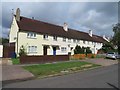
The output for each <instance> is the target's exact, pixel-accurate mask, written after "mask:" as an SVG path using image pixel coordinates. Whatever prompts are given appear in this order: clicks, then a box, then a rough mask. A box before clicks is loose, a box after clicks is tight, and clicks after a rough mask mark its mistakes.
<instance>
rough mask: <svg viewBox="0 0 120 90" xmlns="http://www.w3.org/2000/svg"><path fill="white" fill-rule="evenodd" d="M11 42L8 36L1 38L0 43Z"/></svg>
mask: <svg viewBox="0 0 120 90" xmlns="http://www.w3.org/2000/svg"><path fill="white" fill-rule="evenodd" d="M6 43H9V40H8V39H7V38H0V44H6Z"/></svg>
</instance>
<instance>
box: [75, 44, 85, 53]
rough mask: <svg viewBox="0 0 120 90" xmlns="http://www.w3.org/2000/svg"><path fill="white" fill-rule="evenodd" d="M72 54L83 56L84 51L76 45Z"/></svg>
mask: <svg viewBox="0 0 120 90" xmlns="http://www.w3.org/2000/svg"><path fill="white" fill-rule="evenodd" d="M74 54H84V50H83V49H82V48H81V47H80V46H78V45H77V46H76V47H75V49H74Z"/></svg>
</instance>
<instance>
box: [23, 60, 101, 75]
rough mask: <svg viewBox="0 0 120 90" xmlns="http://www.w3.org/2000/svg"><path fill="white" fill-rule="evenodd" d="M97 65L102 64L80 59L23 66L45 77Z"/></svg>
mask: <svg viewBox="0 0 120 90" xmlns="http://www.w3.org/2000/svg"><path fill="white" fill-rule="evenodd" d="M97 66H100V65H96V64H91V63H88V62H80V61H78V62H61V63H51V64H39V65H31V66H23V68H24V69H26V70H28V71H30V72H31V73H33V74H34V75H35V76H36V77H44V76H50V75H55V74H57V75H58V74H66V73H70V72H74V71H79V70H84V69H88V68H92V67H97Z"/></svg>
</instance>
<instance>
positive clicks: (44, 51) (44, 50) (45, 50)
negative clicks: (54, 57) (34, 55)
mask: <svg viewBox="0 0 120 90" xmlns="http://www.w3.org/2000/svg"><path fill="white" fill-rule="evenodd" d="M43 54H44V55H47V46H43Z"/></svg>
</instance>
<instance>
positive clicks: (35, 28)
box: [17, 16, 106, 42]
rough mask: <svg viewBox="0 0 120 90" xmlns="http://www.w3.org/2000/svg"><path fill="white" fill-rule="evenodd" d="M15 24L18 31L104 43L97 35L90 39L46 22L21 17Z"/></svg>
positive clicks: (79, 32) (84, 34)
mask: <svg viewBox="0 0 120 90" xmlns="http://www.w3.org/2000/svg"><path fill="white" fill-rule="evenodd" d="M17 23H18V26H19V29H20V31H28V32H36V33H40V34H48V35H53V36H60V37H67V38H72V39H80V40H87V41H93V42H106V41H105V40H104V39H103V38H102V37H100V36H97V35H93V36H92V37H91V36H90V35H89V34H88V33H85V32H81V31H77V30H73V29H70V28H68V31H65V30H64V29H63V27H62V26H58V25H53V24H50V23H47V22H43V21H38V20H33V19H30V18H26V17H22V16H21V17H20V21H17Z"/></svg>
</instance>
